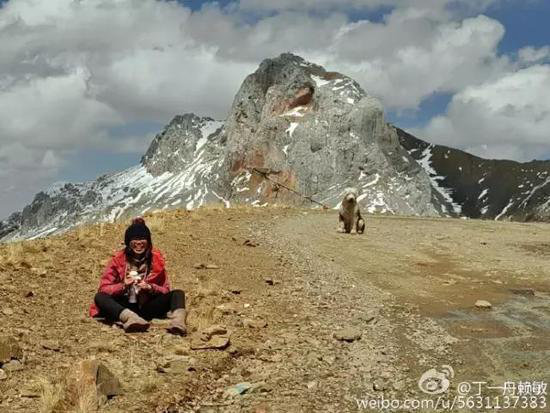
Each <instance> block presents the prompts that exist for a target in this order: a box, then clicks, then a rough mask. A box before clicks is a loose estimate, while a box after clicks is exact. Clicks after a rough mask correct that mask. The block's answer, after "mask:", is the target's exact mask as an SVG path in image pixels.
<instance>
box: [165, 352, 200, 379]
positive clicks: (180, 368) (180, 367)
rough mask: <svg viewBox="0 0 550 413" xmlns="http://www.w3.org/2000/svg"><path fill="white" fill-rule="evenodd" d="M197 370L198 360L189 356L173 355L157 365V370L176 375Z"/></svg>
mask: <svg viewBox="0 0 550 413" xmlns="http://www.w3.org/2000/svg"><path fill="white" fill-rule="evenodd" d="M196 370H197V360H196V359H194V358H193V357H189V356H171V357H169V358H168V359H166V360H164V361H163V362H162V363H161V364H160V365H159V366H157V371H159V372H160V373H167V374H174V375H179V374H185V373H188V372H190V371H196Z"/></svg>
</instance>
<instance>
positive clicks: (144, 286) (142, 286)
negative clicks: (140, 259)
mask: <svg viewBox="0 0 550 413" xmlns="http://www.w3.org/2000/svg"><path fill="white" fill-rule="evenodd" d="M138 287H139V288H140V289H141V290H144V291H151V290H152V289H153V287H151V284H148V283H146V282H145V281H140V282H139V283H138Z"/></svg>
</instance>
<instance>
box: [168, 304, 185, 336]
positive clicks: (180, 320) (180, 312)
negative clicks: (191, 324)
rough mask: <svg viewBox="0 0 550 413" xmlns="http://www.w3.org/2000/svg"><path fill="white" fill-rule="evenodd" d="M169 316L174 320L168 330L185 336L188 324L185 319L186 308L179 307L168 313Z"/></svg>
mask: <svg viewBox="0 0 550 413" xmlns="http://www.w3.org/2000/svg"><path fill="white" fill-rule="evenodd" d="M168 318H170V319H171V320H172V321H171V322H170V326H169V327H168V331H169V332H170V333H172V334H178V335H180V336H184V335H185V334H186V333H187V326H186V323H185V319H186V318H187V312H186V311H185V308H178V309H177V310H174V311H171V312H169V313H168Z"/></svg>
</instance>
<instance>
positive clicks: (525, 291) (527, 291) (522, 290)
mask: <svg viewBox="0 0 550 413" xmlns="http://www.w3.org/2000/svg"><path fill="white" fill-rule="evenodd" d="M510 292H511V293H512V294H516V295H523V296H526V297H528V296H530V297H533V296H534V295H535V290H533V289H532V288H510Z"/></svg>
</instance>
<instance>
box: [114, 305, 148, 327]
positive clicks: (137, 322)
mask: <svg viewBox="0 0 550 413" xmlns="http://www.w3.org/2000/svg"><path fill="white" fill-rule="evenodd" d="M119 319H120V321H122V323H123V324H122V327H123V328H124V331H126V332H127V333H136V332H140V331H147V329H148V328H149V323H148V322H147V321H146V320H144V319H143V318H141V317H140V316H138V315H137V314H136V313H134V312H133V311H132V310H129V309H127V308H125V309H124V310H123V311H122V312H121V313H120V316H119Z"/></svg>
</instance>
